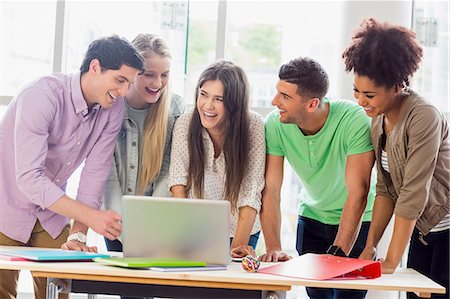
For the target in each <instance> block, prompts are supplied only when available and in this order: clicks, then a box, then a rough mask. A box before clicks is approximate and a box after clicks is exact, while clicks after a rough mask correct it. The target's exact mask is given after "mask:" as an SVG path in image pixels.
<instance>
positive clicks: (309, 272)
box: [258, 253, 381, 280]
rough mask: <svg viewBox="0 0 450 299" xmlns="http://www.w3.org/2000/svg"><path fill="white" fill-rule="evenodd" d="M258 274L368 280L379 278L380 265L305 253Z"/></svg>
mask: <svg viewBox="0 0 450 299" xmlns="http://www.w3.org/2000/svg"><path fill="white" fill-rule="evenodd" d="M258 273H266V274H272V275H279V276H287V277H294V278H303V279H315V280H326V279H370V278H377V277H380V276H381V263H380V262H378V261H370V260H360V259H355V258H349V257H340V256H334V255H331V254H314V253H306V254H303V255H301V256H299V257H297V258H294V259H291V260H289V261H287V262H283V263H279V264H276V265H273V266H269V267H265V268H262V269H260V270H259V271H258Z"/></svg>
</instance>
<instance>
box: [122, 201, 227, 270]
mask: <svg viewBox="0 0 450 299" xmlns="http://www.w3.org/2000/svg"><path fill="white" fill-rule="evenodd" d="M122 199H123V215H122V222H123V235H122V243H123V256H124V257H154V258H177V259H189V260H198V261H204V262H206V263H210V264H224V265H226V264H229V263H230V260H231V258H230V203H229V202H228V201H226V200H220V201H219V200H200V199H185V198H163V197H151V196H130V195H125V196H123V197H122Z"/></svg>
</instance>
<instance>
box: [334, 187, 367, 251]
mask: <svg viewBox="0 0 450 299" xmlns="http://www.w3.org/2000/svg"><path fill="white" fill-rule="evenodd" d="M366 204H367V200H366V198H364V197H362V198H361V197H359V196H355V197H352V196H351V195H350V194H349V196H348V198H347V200H346V203H345V206H344V209H343V210H342V215H341V220H340V222H339V229H338V232H337V235H336V238H335V240H334V245H337V246H339V247H341V249H342V250H343V251H344V252H345V253H346V254H349V253H350V251H351V249H352V248H353V245H354V243H355V241H356V238H357V236H358V232H359V228H360V225H361V217H362V215H363V213H364V210H365V208H366Z"/></svg>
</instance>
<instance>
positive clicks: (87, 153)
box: [0, 72, 124, 243]
mask: <svg viewBox="0 0 450 299" xmlns="http://www.w3.org/2000/svg"><path fill="white" fill-rule="evenodd" d="M123 111H124V103H123V99H122V98H120V100H118V101H117V102H116V103H114V104H113V106H112V107H111V108H110V109H103V108H101V107H100V106H99V105H95V106H94V107H93V108H91V109H90V110H89V109H88V106H87V103H86V100H85V99H84V97H83V94H82V91H81V84H80V73H79V72H78V73H75V74H54V75H51V76H47V77H43V78H41V79H38V80H37V81H35V82H33V83H31V84H30V85H28V86H26V87H25V88H24V89H23V90H22V91H21V92H20V93H19V94H18V95H17V96H16V97H15V98H14V99H13V100H12V102H11V104H10V105H9V107H8V110H7V111H6V114H5V115H4V117H3V119H2V120H1V123H0V231H1V232H2V233H3V234H5V235H6V236H8V237H9V238H11V239H14V240H17V241H20V242H23V243H26V242H28V240H29V238H30V235H31V232H32V230H33V227H34V225H35V223H36V220H39V221H40V222H41V224H42V226H43V227H44V228H45V230H46V231H47V232H48V233H49V234H50V235H51V236H52V237H53V238H56V237H57V236H58V235H59V234H60V233H61V231H62V229H63V228H64V227H65V225H67V223H68V221H69V219H67V218H66V217H64V216H62V215H59V214H56V213H54V212H52V211H50V210H48V209H47V208H48V207H49V206H51V205H52V204H53V203H54V202H55V201H56V200H58V199H60V198H61V197H62V196H63V195H64V194H65V187H66V183H67V179H68V178H69V177H70V175H71V174H72V173H73V172H74V171H75V170H76V168H77V167H78V166H79V165H80V164H81V163H82V162H83V161H85V166H84V168H83V171H82V173H81V178H80V185H79V187H78V193H77V200H78V201H79V202H82V203H83V204H86V205H88V206H90V207H92V208H94V209H98V208H100V206H101V198H102V193H103V189H104V186H105V182H106V178H107V176H108V173H109V170H110V168H111V163H112V155H113V151H114V141H115V138H116V135H117V133H118V132H119V130H120V127H121V124H122V120H123Z"/></svg>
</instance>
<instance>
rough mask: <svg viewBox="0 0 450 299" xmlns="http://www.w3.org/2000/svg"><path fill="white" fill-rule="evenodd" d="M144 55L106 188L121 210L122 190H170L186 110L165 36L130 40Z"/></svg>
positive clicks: (111, 244)
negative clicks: (178, 126)
mask: <svg viewBox="0 0 450 299" xmlns="http://www.w3.org/2000/svg"><path fill="white" fill-rule="evenodd" d="M132 44H133V45H134V46H135V47H136V48H137V49H138V51H139V53H140V54H141V55H142V56H143V57H144V59H145V70H144V72H143V73H142V74H139V75H138V76H136V80H135V81H134V82H133V84H131V86H130V89H129V90H128V93H127V94H126V96H125V113H124V119H123V123H122V128H121V130H120V132H119V134H118V136H117V139H116V147H115V151H114V160H113V165H112V168H111V172H110V175H109V178H108V181H107V185H106V190H105V208H106V209H111V210H114V211H117V212H119V213H121V211H122V202H121V196H122V195H136V194H143V195H157V196H170V192H169V191H168V189H167V179H168V172H169V162H170V147H171V142H172V130H173V127H174V123H175V120H176V119H177V118H178V116H179V115H180V114H182V113H183V112H184V109H185V104H184V101H183V99H182V98H181V97H179V96H177V95H174V94H172V93H171V92H170V88H169V76H170V62H171V55H170V51H169V48H168V47H167V44H166V42H165V41H164V40H163V39H162V38H160V37H158V36H156V35H153V34H139V35H138V36H137V37H136V38H135V39H134V40H133V42H132ZM105 240H106V246H107V248H108V250H109V251H122V243H121V242H120V240H115V241H110V240H107V239H106V238H105Z"/></svg>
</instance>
